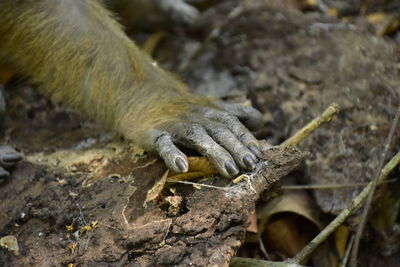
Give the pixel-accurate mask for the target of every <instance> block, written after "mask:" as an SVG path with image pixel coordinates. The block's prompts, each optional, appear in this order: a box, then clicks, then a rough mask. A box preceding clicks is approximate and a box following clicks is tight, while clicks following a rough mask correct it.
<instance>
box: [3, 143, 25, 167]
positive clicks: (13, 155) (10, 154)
mask: <svg viewBox="0 0 400 267" xmlns="http://www.w3.org/2000/svg"><path fill="white" fill-rule="evenodd" d="M22 158H23V156H22V154H21V153H19V152H17V151H16V150H15V149H14V148H12V147H10V146H7V145H2V146H0V166H2V167H7V166H11V165H14V164H15V163H17V162H18V161H21V160H22Z"/></svg>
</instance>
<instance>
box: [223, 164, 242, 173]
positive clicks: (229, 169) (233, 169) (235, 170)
mask: <svg viewBox="0 0 400 267" xmlns="http://www.w3.org/2000/svg"><path fill="white" fill-rule="evenodd" d="M225 169H226V171H227V172H228V174H229V175H236V174H238V173H239V169H238V168H237V167H236V164H234V163H232V162H229V161H228V162H225Z"/></svg>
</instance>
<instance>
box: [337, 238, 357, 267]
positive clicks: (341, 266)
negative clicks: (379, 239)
mask: <svg viewBox="0 0 400 267" xmlns="http://www.w3.org/2000/svg"><path fill="white" fill-rule="evenodd" d="M354 238H355V236H354V235H351V237H350V241H349V244H348V245H347V248H346V254H345V255H344V257H343V260H342V262H341V263H340V267H346V266H347V261H348V260H349V257H350V252H351V248H352V247H353V244H354Z"/></svg>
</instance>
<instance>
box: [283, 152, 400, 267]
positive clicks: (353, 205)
mask: <svg viewBox="0 0 400 267" xmlns="http://www.w3.org/2000/svg"><path fill="white" fill-rule="evenodd" d="M399 164H400V152H397V154H396V155H395V156H394V157H393V158H392V159H391V160H390V161H389V162H388V164H386V165H385V167H384V168H383V169H382V172H381V175H380V176H379V179H378V180H377V183H378V184H381V183H382V182H383V181H384V180H385V179H386V177H387V176H388V175H389V173H390V172H391V171H392V170H393V169H394V168H396V166H397V165H399ZM372 185H373V182H370V183H369V184H368V185H367V186H366V187H365V188H364V189H363V190H362V191H361V193H360V194H358V196H357V197H355V198H354V199H353V200H352V201H351V202H350V204H349V205H348V207H347V208H346V209H344V210H343V211H342V212H341V213H340V214H339V215H338V216H337V217H336V218H335V219H334V220H333V221H332V222H331V223H330V224H329V225H328V226H327V227H325V229H324V230H322V231H321V232H320V233H319V234H318V235H317V236H316V237H315V238H314V239H313V240H311V242H310V243H309V244H308V245H307V246H305V247H304V248H303V249H302V250H301V251H300V252H299V253H298V254H297V255H296V256H295V257H294V258H292V259H289V260H287V261H288V262H294V263H299V262H301V261H302V260H304V259H306V258H307V257H308V256H309V255H310V254H311V253H312V252H313V251H314V250H315V249H316V248H317V247H318V246H319V245H320V244H321V243H322V242H323V241H325V240H326V238H327V237H328V236H329V235H330V234H331V233H333V232H334V231H335V230H336V228H337V227H339V226H340V225H341V224H342V223H343V222H344V221H345V220H346V219H347V218H348V217H349V216H350V215H351V214H352V213H353V212H354V211H356V210H357V209H358V208H359V207H360V206H361V205H362V204H363V203H364V201H365V200H366V198H367V197H368V194H369V192H371V188H372Z"/></svg>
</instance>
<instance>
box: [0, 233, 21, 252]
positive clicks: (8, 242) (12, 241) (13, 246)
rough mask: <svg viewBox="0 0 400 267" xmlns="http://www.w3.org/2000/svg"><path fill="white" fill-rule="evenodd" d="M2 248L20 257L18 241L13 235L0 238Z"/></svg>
mask: <svg viewBox="0 0 400 267" xmlns="http://www.w3.org/2000/svg"><path fill="white" fill-rule="evenodd" d="M0 247H2V248H5V249H8V250H9V251H11V252H12V253H14V255H15V256H18V255H19V246H18V240H17V238H16V237H15V236H13V235H7V236H3V237H2V238H0Z"/></svg>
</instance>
